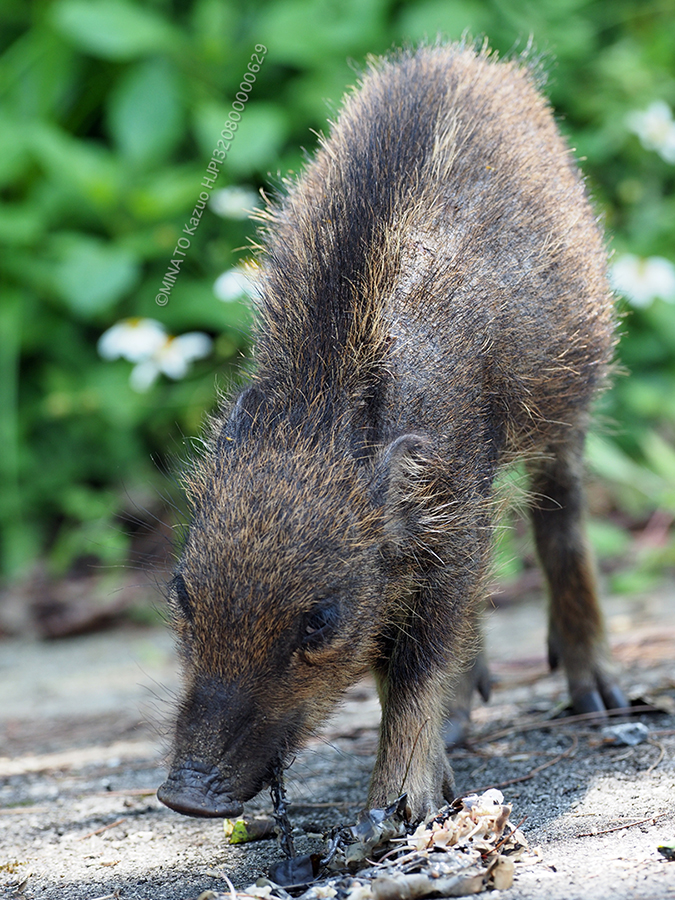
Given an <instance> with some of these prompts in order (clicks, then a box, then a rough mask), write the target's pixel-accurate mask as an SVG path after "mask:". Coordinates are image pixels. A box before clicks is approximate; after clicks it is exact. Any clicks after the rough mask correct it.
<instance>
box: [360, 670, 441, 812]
mask: <svg viewBox="0 0 675 900" xmlns="http://www.w3.org/2000/svg"><path fill="white" fill-rule="evenodd" d="M397 669H398V670H397ZM406 669H408V666H406V665H405V664H404V665H403V666H401V667H400V668H398V667H397V664H396V660H395V659H392V660H391V661H390V664H389V665H388V666H387V667H386V670H380V671H377V670H376V671H375V677H376V681H377V686H378V692H379V695H380V702H381V705H382V723H381V725H380V742H379V747H378V753H377V761H376V763H375V768H374V770H373V777H372V780H371V783H370V791H369V794H368V806H369V808H373V807H382V806H386V805H387V804H388V803H390V802H391V801H392V800H393V799H394V798H395V797H396V796H398V795H400V794H401V793H403V792H404V791H405V792H406V793H407V795H408V807H409V813H410V816H411V818H412V820H413V821H415V822H416V821H420V820H421V819H423V818H424V817H425V816H426V815H427V813H429V812H432V811H434V810H437V809H438V808H439V807H441V806H443V804H444V803H446V802H448V801H450V800H452V799H453V798H454V778H453V775H452V769H451V768H450V765H449V763H448V760H447V757H446V754H445V743H444V741H443V739H442V737H441V722H442V717H443V709H444V699H445V694H446V685H445V678H444V677H443V675H442V673H440V672H436V673H433V674H432V673H431V672H429V671H428V670H427V672H424V671H423V670H422V672H421V673H420V674H421V676H422V677H415V676H414V675H413V677H412V678H411V677H410V672H409V671H406Z"/></svg>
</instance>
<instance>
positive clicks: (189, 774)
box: [157, 761, 244, 819]
mask: <svg viewBox="0 0 675 900" xmlns="http://www.w3.org/2000/svg"><path fill="white" fill-rule="evenodd" d="M157 799H158V800H159V801H160V802H161V803H163V804H164V805H165V806H168V807H169V808H170V809H174V810H175V811H176V812H179V813H182V814H183V815H184V816H201V817H204V818H223V819H229V818H234V817H236V816H240V815H241V814H242V812H243V811H244V807H243V804H242V803H241V801H240V800H237V799H236V798H235V797H232V796H231V795H230V794H228V792H227V790H225V789H224V788H223V785H222V783H221V776H220V772H219V771H218V768H217V767H216V766H211V767H207V766H205V765H204V764H203V763H198V762H192V761H191V762H189V763H188V764H186V765H184V766H182V767H181V768H179V769H173V770H172V771H171V773H170V774H169V777H168V778H167V780H166V781H165V782H164V784H163V785H161V786H160V788H159V789H158V791H157Z"/></svg>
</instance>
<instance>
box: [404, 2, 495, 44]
mask: <svg viewBox="0 0 675 900" xmlns="http://www.w3.org/2000/svg"><path fill="white" fill-rule="evenodd" d="M489 24H490V13H489V12H487V11H486V10H485V8H484V7H483V4H478V3H471V2H466V0H453V2H452V3H447V2H446V0H427V2H422V3H416V4H414V5H413V4H411V5H410V6H406V7H404V8H403V13H402V15H401V18H400V22H399V28H400V30H401V31H402V33H403V34H405V35H406V37H407V38H408V39H412V40H420V39H422V38H429V40H433V39H434V38H435V37H436V35H437V34H443V35H446V36H447V37H450V38H453V39H454V40H457V39H458V38H460V37H461V36H462V34H464V32H468V33H469V34H471V35H480V34H482V33H483V32H484V31H486V29H487V28H488V26H489Z"/></svg>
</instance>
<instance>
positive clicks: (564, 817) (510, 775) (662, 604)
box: [0, 586, 675, 900]
mask: <svg viewBox="0 0 675 900" xmlns="http://www.w3.org/2000/svg"><path fill="white" fill-rule="evenodd" d="M607 610H608V621H609V625H610V630H611V632H612V642H613V645H614V648H615V654H616V656H617V659H618V660H619V662H620V664H621V665H622V667H623V668H624V673H625V674H624V678H623V681H624V684H625V685H626V686H627V687H628V688H629V691H630V692H631V695H632V696H647V695H648V696H650V697H652V698H655V699H656V700H658V702H659V703H661V704H662V705H664V708H665V711H664V712H663V713H661V714H650V715H645V716H643V717H642V719H641V720H642V721H643V722H644V723H645V724H646V725H647V726H648V728H649V730H650V737H649V740H648V741H647V742H645V743H642V744H640V745H639V746H636V747H625V746H624V747H612V746H609V745H607V744H606V743H605V742H603V740H602V738H601V736H600V734H599V731H598V729H597V728H596V727H593V726H591V725H589V724H587V723H577V724H571V723H566V722H564V721H561V720H558V721H556V722H555V723H553V724H551V725H549V726H547V727H544V728H536V729H534V728H530V726H531V725H532V724H533V723H535V722H536V721H539V720H540V719H541V718H542V716H543V715H544V714H545V713H546V712H547V711H550V710H551V709H552V708H553V707H554V706H555V704H556V703H558V702H559V701H560V700H562V699H563V697H564V692H563V684H562V680H561V678H560V677H559V676H557V675H553V676H552V675H549V674H548V673H547V672H546V667H545V661H544V655H543V633H544V618H543V612H542V611H541V609H539V608H537V607H535V606H532V605H529V604H525V603H520V604H513V605H512V606H509V607H507V608H505V609H501V610H498V611H497V612H496V613H495V614H493V615H492V616H491V617H490V621H489V624H488V631H489V637H488V647H489V652H490V657H491V660H492V665H493V671H494V673H495V674H496V676H497V677H498V678H499V684H498V686H497V688H496V690H495V692H494V696H493V699H492V700H491V702H490V704H489V705H487V706H480V707H478V708H477V709H476V710H475V716H474V744H473V747H472V748H471V750H470V751H468V750H461V751H460V750H458V751H457V752H456V753H455V755H454V758H453V767H454V769H455V774H456V778H457V786H458V790H459V791H461V792H462V793H468V792H471V791H474V790H480V789H482V788H485V787H488V786H490V785H492V784H495V783H497V784H502V783H507V784H505V785H504V786H503V787H502V791H503V793H504V796H505V800H506V801H507V802H509V803H511V804H512V805H513V813H512V816H511V818H512V820H513V821H514V822H518V821H520V820H521V819H522V818H523V817H527V818H526V820H525V822H524V824H523V826H522V830H523V831H524V833H525V834H526V835H527V838H528V840H529V841H530V844H531V846H534V847H539V848H540V857H541V858H540V861H539V862H537V863H536V864H534V865H529V866H517V874H516V880H515V883H514V886H513V887H512V888H511V889H509V890H508V891H503V892H501V896H503V897H504V898H505V900H511V898H514V900H515V898H518V900H540V898H546V900H576V898H579V900H582V898H583V900H586V898H605V897H606V898H610V897H611V898H618V900H624V898H625V900H628V898H631V900H657V898H658V900H660V898H669V897H672V898H675V862H667V861H666V860H665V858H664V857H663V856H662V855H660V854H659V852H658V851H657V847H658V846H659V845H660V844H672V843H675V802H674V801H675V671H674V668H673V659H675V589H673V587H672V586H671V587H669V588H668V589H663V590H662V591H660V592H655V593H652V594H650V595H649V596H646V597H644V598H636V599H632V600H630V601H627V600H614V601H612V602H610V603H609V604H607ZM175 669H176V664H175V660H174V657H173V652H172V645H171V638H170V636H169V635H168V634H167V633H166V632H165V631H163V630H159V629H131V628H128V629H120V630H115V631H109V632H106V633H101V634H97V635H92V636H88V637H79V638H72V639H66V640H62V641H58V642H52V643H35V642H29V641H17V640H5V641H3V642H0V891H2V890H4V891H5V894H6V896H7V897H14V898H17V900H20V898H36V900H37V898H45V900H51V898H53V900H94V898H102V897H107V898H111V900H112V898H113V897H117V898H121V900H141V898H148V900H150V898H153V900H155V898H156V900H189V898H197V897H198V896H199V895H200V893H202V892H203V891H205V890H208V889H212V890H215V891H219V890H223V891H224V890H227V883H226V881H225V879H224V877H223V875H224V874H226V875H227V876H228V877H229V878H230V879H231V880H232V882H233V883H234V884H235V885H236V886H237V887H243V886H245V885H247V884H249V883H250V882H251V881H253V880H255V878H257V877H258V876H259V875H260V874H262V873H264V872H265V871H266V870H267V868H268V866H269V865H270V863H272V862H273V861H276V860H278V859H279V851H278V850H277V848H276V846H275V844H274V842H270V841H267V842H261V843H258V844H251V845H247V846H243V847H242V846H238V847H231V846H229V845H228V844H227V843H226V842H225V839H224V837H223V831H222V823H221V822H219V821H201V820H193V819H187V818H184V817H181V816H179V815H177V814H175V813H173V812H171V811H170V810H168V809H165V808H164V807H162V806H161V805H160V804H159V803H158V802H157V800H156V799H155V797H154V790H155V789H156V787H157V785H158V784H159V783H160V782H161V781H162V778H163V771H164V770H163V766H162V759H163V753H164V751H165V749H166V742H165V739H164V738H163V736H162V733H161V728H160V727H158V725H157V724H156V723H158V722H161V721H162V720H166V718H167V716H168V714H169V712H170V699H171V694H172V691H174V690H175V689H176V687H177V680H176V672H175ZM378 718H379V709H378V704H377V700H376V697H375V694H374V690H373V687H372V685H371V684H369V683H368V682H364V683H363V684H362V685H359V686H357V687H356V688H355V689H354V690H353V691H352V692H351V694H350V695H349V697H348V698H347V701H346V703H345V705H344V707H343V708H342V709H341V710H340V711H339V713H338V714H337V715H336V717H335V718H334V719H333V720H332V721H331V722H330V723H329V724H328V725H327V727H326V730H325V732H324V734H323V735H322V736H321V737H320V738H318V739H316V740H315V741H314V742H313V743H312V744H311V745H310V746H309V747H308V748H307V749H306V750H304V751H303V752H302V753H300V754H299V755H298V757H297V759H296V761H295V762H294V764H293V766H292V767H291V769H290V771H289V773H288V786H289V794H290V797H291V800H292V807H291V818H292V821H293V823H294V825H295V828H296V843H297V845H298V850H299V852H307V851H308V850H309V849H310V848H315V849H322V848H323V846H324V845H323V842H322V841H321V839H320V838H318V837H316V835H318V834H320V833H321V832H322V831H324V830H326V829H328V828H329V827H331V826H332V825H335V824H336V823H338V822H348V821H353V819H354V816H355V814H356V812H357V811H358V809H359V808H360V805H361V803H362V802H363V799H364V797H365V794H366V790H367V783H368V777H369V774H370V770H371V767H372V764H373V754H374V750H375V746H376V740H377V724H378ZM153 723H155V724H153ZM486 735H493V737H492V739H491V740H482V738H483V737H484V736H486ZM535 769H536V770H538V771H536V772H534V770H535ZM529 776H531V777H529ZM508 782H511V783H510V784H508ZM270 807H271V804H270V800H269V796H268V795H267V794H263V795H261V796H260V797H259V798H257V800H256V801H254V802H252V803H251V804H248V808H249V810H251V811H253V810H267V811H269V810H270Z"/></svg>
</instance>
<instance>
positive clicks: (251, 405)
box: [217, 387, 265, 450]
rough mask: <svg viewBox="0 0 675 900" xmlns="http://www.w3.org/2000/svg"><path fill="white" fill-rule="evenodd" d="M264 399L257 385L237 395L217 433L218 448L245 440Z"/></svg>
mask: <svg viewBox="0 0 675 900" xmlns="http://www.w3.org/2000/svg"><path fill="white" fill-rule="evenodd" d="M264 401H265V395H264V394H263V392H262V391H261V390H259V389H258V388H257V387H249V388H246V390H245V391H243V392H242V393H241V394H240V395H239V397H238V399H237V402H236V403H235V404H234V407H233V409H232V412H231V413H230V415H229V416H228V417H227V419H226V420H225V423H224V425H223V428H222V430H221V432H220V434H219V435H218V447H217V449H218V450H226V449H228V447H231V446H232V445H233V444H236V443H237V442H240V441H243V440H246V438H247V437H248V436H249V433H250V431H251V427H252V425H253V423H254V422H255V420H256V418H257V416H258V415H259V413H260V410H261V407H262V405H263V403H264Z"/></svg>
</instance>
